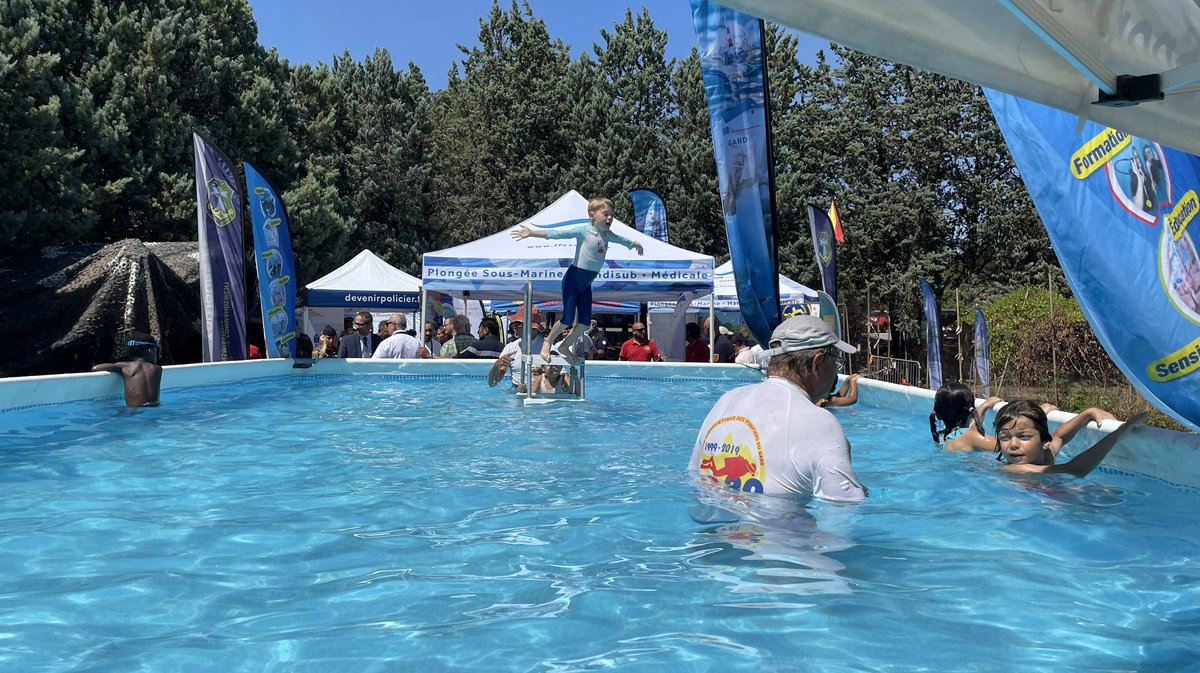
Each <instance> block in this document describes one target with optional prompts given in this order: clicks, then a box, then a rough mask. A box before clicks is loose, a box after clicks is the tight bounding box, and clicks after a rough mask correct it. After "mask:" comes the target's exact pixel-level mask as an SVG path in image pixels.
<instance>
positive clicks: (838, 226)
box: [828, 199, 846, 243]
mask: <svg viewBox="0 0 1200 673" xmlns="http://www.w3.org/2000/svg"><path fill="white" fill-rule="evenodd" d="M828 214H829V224H830V225H831V226H832V227H833V237H834V238H835V239H837V242H838V243H845V242H846V235H845V234H843V233H842V216H841V215H840V214H839V213H838V209H837V199H832V200H831V201H830V202H829V213H828Z"/></svg>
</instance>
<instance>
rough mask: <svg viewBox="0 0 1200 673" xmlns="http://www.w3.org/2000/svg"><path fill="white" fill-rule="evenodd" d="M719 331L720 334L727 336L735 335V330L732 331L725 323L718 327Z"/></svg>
mask: <svg viewBox="0 0 1200 673" xmlns="http://www.w3.org/2000/svg"><path fill="white" fill-rule="evenodd" d="M717 333H718V334H724V335H725V336H732V335H733V332H732V331H730V329H729V328H728V327H726V326H724V325H721V326H720V327H718V328H717Z"/></svg>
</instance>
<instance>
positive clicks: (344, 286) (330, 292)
mask: <svg viewBox="0 0 1200 673" xmlns="http://www.w3.org/2000/svg"><path fill="white" fill-rule="evenodd" d="M305 287H306V288H307V289H308V305H309V306H336V307H352V306H355V307H369V308H391V309H395V310H397V311H405V310H407V311H411V310H414V309H416V308H417V307H418V306H420V293H421V281H420V280H418V279H417V278H415V277H413V276H412V275H410V274H407V273H404V272H403V271H401V270H400V269H397V268H396V267H394V266H392V265H391V264H388V263H387V262H385V261H383V260H382V259H379V258H378V257H376V256H375V253H373V252H371V251H370V250H363V251H362V252H360V253H358V255H356V256H355V257H354V259H351V260H350V261H349V262H346V263H345V264H343V265H342V266H340V267H338V269H337V270H335V271H333V272H332V273H330V274H329V275H327V276H324V277H323V278H320V279H319V280H315V281H313V282H311V283H309V284H308V285H305Z"/></svg>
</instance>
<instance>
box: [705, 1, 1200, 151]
mask: <svg viewBox="0 0 1200 673" xmlns="http://www.w3.org/2000/svg"><path fill="white" fill-rule="evenodd" d="M722 4H724V5H726V6H728V7H731V8H734V9H738V10H741V11H743V12H746V13H749V14H752V15H755V16H760V17H763V18H765V19H769V20H771V21H775V22H778V23H780V24H783V25H786V26H790V27H792V28H798V29H800V30H803V31H806V32H809V33H813V34H815V35H820V36H822V37H825V38H828V39H829V40H832V41H833V42H837V43H838V44H842V45H845V46H847V47H849V48H851V49H854V50H856V51H861V52H864V53H867V54H872V55H874V56H878V57H880V58H885V59H888V60H891V61H896V62H898V63H904V64H907V65H911V66H915V67H919V68H924V69H926V70H933V71H935V72H939V73H942V74H944V75H948V76H950V77H955V78H957V79H962V80H966V81H968V82H973V83H975V84H979V85H982V86H986V87H990V88H993V89H998V90H1000V91H1004V92H1007V93H1010V94H1013V95H1015V96H1019V97H1021V98H1027V99H1029V100H1033V101H1036V102H1039V103H1042V104H1043V105H1049V106H1051V107H1054V108H1058V109H1060V110H1064V111H1066V112H1070V113H1072V114H1075V115H1078V116H1081V117H1084V118H1086V119H1090V120H1093V121H1096V122H1098V123H1100V124H1104V125H1106V126H1110V127H1113V128H1117V129H1121V130H1124V131H1127V132H1130V133H1132V134H1134V135H1137V136H1140V137H1143V138H1147V139H1152V140H1156V141H1158V142H1161V143H1164V144H1167V145H1171V146H1173V147H1177V148H1179V149H1182V150H1185V151H1187V152H1191V153H1193V154H1200V115H1197V114H1196V109H1197V105H1200V93H1198V92H1200V39H1198V38H1197V36H1198V35H1200V6H1197V3H1195V2H1190V1H1186V0H1137V1H1136V2H1133V1H1129V0H1125V1H1119V0H1109V1H1104V2H1102V1H1100V0H889V1H888V2H880V1H879V0H806V1H805V2H798V1H797V0H722ZM1155 74H1158V75H1161V79H1160V81H1159V83H1158V86H1159V87H1160V88H1161V91H1162V92H1163V93H1165V99H1163V100H1157V99H1151V100H1146V101H1144V102H1141V103H1140V104H1137V105H1136V106H1133V105H1131V103H1132V100H1128V99H1130V98H1132V99H1134V100H1136V99H1137V98H1139V97H1141V96H1139V95H1138V94H1137V93H1136V92H1133V93H1131V92H1129V91H1126V90H1122V87H1121V86H1120V85H1119V83H1118V76H1121V75H1135V76H1140V75H1155ZM1144 83H1145V84H1146V85H1148V86H1149V87H1150V88H1151V93H1157V92H1156V91H1155V83H1154V82H1153V81H1148V82H1144ZM1100 90H1104V91H1105V92H1107V93H1110V94H1115V95H1116V97H1117V98H1118V99H1120V98H1125V99H1126V100H1118V101H1116V102H1115V103H1113V104H1112V105H1093V104H1092V103H1093V102H1095V101H1096V100H1097V98H1098V92H1099V91H1100ZM1152 98H1157V96H1156V95H1155V96H1153V97H1152ZM1122 105H1124V106H1122Z"/></svg>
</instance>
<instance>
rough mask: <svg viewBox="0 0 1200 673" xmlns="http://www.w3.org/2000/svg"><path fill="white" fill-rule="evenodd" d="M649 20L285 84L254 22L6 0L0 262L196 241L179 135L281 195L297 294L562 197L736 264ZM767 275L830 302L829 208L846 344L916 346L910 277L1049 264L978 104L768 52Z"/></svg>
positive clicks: (290, 78) (369, 62) (918, 79)
mask: <svg viewBox="0 0 1200 673" xmlns="http://www.w3.org/2000/svg"><path fill="white" fill-rule="evenodd" d="M666 42H667V36H666V33H665V32H664V31H662V30H660V29H658V28H656V27H655V25H654V22H653V19H652V17H651V16H650V14H649V12H648V11H646V10H645V9H641V10H639V11H637V12H633V11H626V12H625V13H624V15H623V16H618V17H614V22H613V23H612V24H611V25H608V26H604V27H598V28H597V33H596V40H595V42H594V43H593V44H592V45H591V48H590V49H585V50H582V53H581V55H580V56H579V57H577V58H572V56H571V51H570V50H569V49H568V47H567V46H566V45H564V44H563V43H562V42H561V41H559V40H556V39H552V38H551V36H550V34H549V31H548V29H547V27H546V24H545V22H544V21H542V20H541V19H539V18H538V17H536V16H535V15H534V13H533V10H532V9H531V8H530V6H529V5H528V3H525V2H520V1H510V2H509V3H507V4H506V5H501V4H500V3H499V2H494V3H493V4H492V6H491V8H490V10H489V11H488V13H487V14H486V15H485V16H483V17H481V19H480V22H479V33H478V35H477V39H476V40H475V41H474V42H473V43H472V44H468V45H460V49H461V52H462V57H461V60H460V61H458V62H456V63H452V64H448V68H449V77H448V84H447V86H446V87H445V88H444V89H443V90H440V91H437V92H431V91H430V90H429V88H428V85H427V83H426V82H425V79H424V77H423V75H422V73H421V72H420V71H419V70H418V69H417V68H416V67H415V66H413V65H411V64H409V65H408V66H407V67H404V66H400V65H399V64H396V63H394V62H393V61H392V56H391V55H390V54H389V53H388V52H386V51H384V50H378V51H375V52H374V53H372V54H370V55H369V56H367V57H365V58H363V59H361V60H355V59H354V58H352V57H351V56H350V55H349V54H348V53H345V54H343V55H341V56H338V57H335V58H333V59H331V61H330V62H329V63H322V64H316V65H308V64H303V65H292V64H289V63H288V62H287V61H286V60H283V59H281V58H280V57H279V55H278V54H276V53H275V52H273V51H267V50H264V49H263V48H262V47H261V46H259V45H258V43H257V30H256V26H255V23H254V20H253V14H252V12H251V9H250V6H249V4H248V3H247V1H246V0H147V1H146V2H137V3H132V2H124V3H101V2H94V1H92V0H0V102H2V103H3V107H2V108H0V178H3V179H0V237H2V238H0V241H2V242H0V245H2V246H3V248H4V250H5V251H7V252H15V251H19V250H27V249H30V248H33V247H36V246H40V245H46V244H54V243H68V242H79V241H94V242H105V241H111V240H115V239H120V238H127V237H138V238H143V239H146V240H193V239H194V238H195V236H196V225H195V196H194V195H195V184H194V176H193V160H192V145H191V139H190V131H191V129H192V128H200V129H201V130H204V131H205V132H206V133H207V135H208V136H209V137H210V138H211V139H212V140H213V141H214V142H216V143H217V144H218V145H219V146H220V147H222V149H224V150H225V151H226V153H227V154H229V155H230V156H231V157H232V158H234V159H235V160H241V159H248V160H251V161H253V162H254V163H255V164H256V165H258V167H259V168H260V169H261V170H263V171H264V172H265V173H266V174H267V175H268V176H269V177H270V178H271V180H272V181H273V182H274V183H275V184H276V186H277V187H279V188H280V189H281V190H282V192H283V198H284V201H285V203H286V204H287V206H288V212H289V215H290V216H291V225H292V230H293V239H294V240H293V248H294V250H295V251H296V257H297V263H298V273H297V275H298V277H299V279H300V280H301V282H304V281H306V280H309V279H312V278H315V277H317V276H319V275H321V274H324V273H326V272H328V271H330V270H332V269H333V268H334V267H336V266H337V265H340V264H341V263H343V262H344V261H345V260H346V259H347V258H349V257H350V256H351V255H353V254H355V253H357V252H358V251H359V250H361V249H363V248H371V249H373V250H375V251H376V252H377V253H378V254H380V255H381V256H383V257H384V258H385V259H387V260H388V261H390V262H392V263H393V264H396V265H397V266H400V267H401V268H404V269H406V270H408V271H410V272H413V273H416V272H417V271H418V270H419V266H420V256H421V254H422V253H424V252H426V251H429V250H434V249H438V248H442V247H447V246H450V245H456V244H460V243H464V242H466V241H469V240H473V239H476V238H478V237H481V236H484V235H487V234H491V233H493V232H496V231H499V230H501V229H504V228H506V227H509V226H511V225H512V224H513V223H515V222H517V221H519V220H520V219H523V218H525V217H527V216H528V215H530V214H532V213H534V212H536V211H537V210H539V209H541V208H543V207H545V206H546V205H547V204H548V203H550V201H551V200H553V199H554V198H557V197H558V196H559V195H560V194H562V193H563V192H564V191H566V190H567V189H577V190H579V191H581V192H582V193H584V194H585V195H588V196H591V195H594V194H607V195H608V196H610V197H612V198H613V199H614V201H615V203H616V205H617V211H618V215H619V216H620V217H622V218H623V219H627V220H628V219H629V217H630V215H631V213H630V212H629V211H630V207H629V202H628V199H627V198H626V194H627V193H628V192H629V190H631V189H634V188H638V187H646V188H650V189H654V190H656V191H657V192H659V194H661V195H662V196H663V197H664V199H665V201H666V205H667V212H668V218H669V220H670V225H671V240H672V242H673V243H675V244H676V245H680V246H682V247H685V248H689V249H692V250H696V251H700V252H704V253H708V254H711V255H713V256H714V257H716V258H717V261H718V262H722V261H724V260H725V259H727V257H728V253H727V246H726V239H725V231H724V221H723V219H722V216H721V211H720V204H719V200H718V196H717V178H716V168H715V161H714V157H713V148H712V135H711V127H710V122H709V116H708V111H707V105H706V102H705V98H704V87H703V82H702V78H701V73H700V62H699V58H698V56H697V54H696V53H695V51H694V50H693V52H692V53H691V54H690V55H689V56H688V57H687V58H684V59H682V60H678V61H676V60H668V59H667V58H666V57H665V53H666ZM765 44H766V53H767V70H768V73H769V80H768V83H769V90H770V102H771V121H772V126H773V147H772V150H773V157H774V169H775V186H776V208H777V215H778V218H777V222H776V224H777V227H778V230H779V242H780V254H779V259H780V268H781V271H782V272H783V273H785V274H788V275H790V276H792V277H794V278H796V279H797V280H800V281H801V282H803V283H805V284H808V285H810V286H819V278H818V277H817V273H816V266H815V264H814V263H813V252H812V244H811V240H810V237H809V234H808V230H809V229H808V219H807V215H806V213H805V205H806V204H809V203H811V204H814V205H816V206H818V207H820V208H821V209H822V210H824V209H825V208H827V207H828V204H829V201H830V199H831V198H834V197H836V198H837V199H838V202H839V205H840V209H841V213H842V217H843V221H844V223H845V229H846V243H845V245H842V246H839V248H838V256H839V270H840V281H839V295H840V297H841V298H842V301H843V302H844V303H845V304H846V305H847V307H848V309H849V312H850V315H851V318H852V321H851V324H852V326H854V327H853V329H855V330H857V325H860V324H862V323H863V318H865V311H866V310H867V308H868V307H867V294H868V292H869V293H870V297H871V301H870V303H871V307H872V308H878V307H881V306H883V307H887V308H890V309H891V312H892V317H893V319H894V320H895V322H896V324H897V325H898V326H899V327H900V328H901V329H907V330H910V331H914V332H915V328H916V325H917V323H918V320H919V315H920V299H919V292H918V291H917V277H918V276H919V275H925V276H927V277H929V278H930V280H931V282H932V283H933V285H934V287H935V288H939V289H944V290H945V291H947V292H951V291H953V290H954V289H960V290H961V292H962V295H963V298H964V300H965V301H967V302H970V301H973V300H974V299H976V298H977V297H981V296H983V295H984V294H987V293H992V294H995V293H997V292H1003V291H1005V290H1008V289H1011V288H1013V287H1017V286H1020V285H1023V284H1030V283H1040V282H1041V281H1042V279H1044V278H1045V277H1046V275H1047V272H1048V270H1049V271H1050V272H1052V273H1056V272H1055V271H1054V269H1055V260H1054V257H1053V255H1052V253H1051V252H1050V248H1049V245H1048V243H1047V240H1046V236H1045V233H1044V231H1043V229H1042V227H1041V224H1040V222H1039V221H1038V218H1037V215H1036V212H1035V211H1034V209H1033V207H1032V205H1031V204H1030V201H1029V198H1028V196H1027V195H1026V193H1025V190H1024V186H1023V185H1022V184H1021V181H1020V176H1019V175H1018V173H1017V171H1016V169H1015V167H1014V166H1013V163H1012V160H1011V158H1010V156H1009V154H1008V152H1007V150H1006V148H1005V147H1004V144H1003V140H1002V138H1001V136H1000V133H999V131H998V129H997V127H996V125H995V123H994V122H993V120H992V118H991V115H990V113H989V110H988V108H987V104H986V101H985V99H984V98H983V96H982V94H981V92H980V90H979V89H978V88H977V87H974V86H970V85H967V84H964V83H962V82H958V81H955V80H951V79H947V78H945V77H942V76H939V75H933V74H930V73H926V72H922V71H919V70H915V69H912V68H909V67H906V66H901V65H896V64H892V63H888V62H886V61H881V60H879V59H876V58H873V57H870V56H866V55H863V54H859V53H856V52H853V51H850V50H847V49H843V48H841V47H838V46H836V45H831V46H830V48H829V50H828V51H826V52H822V53H821V54H819V55H818V57H817V59H816V62H815V64H813V65H806V64H804V63H801V62H800V59H799V57H798V55H797V51H796V49H797V42H796V39H795V37H794V36H793V35H791V34H789V33H788V32H787V31H784V30H781V29H779V28H778V27H776V26H772V25H768V26H767V30H766V33H765Z"/></svg>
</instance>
